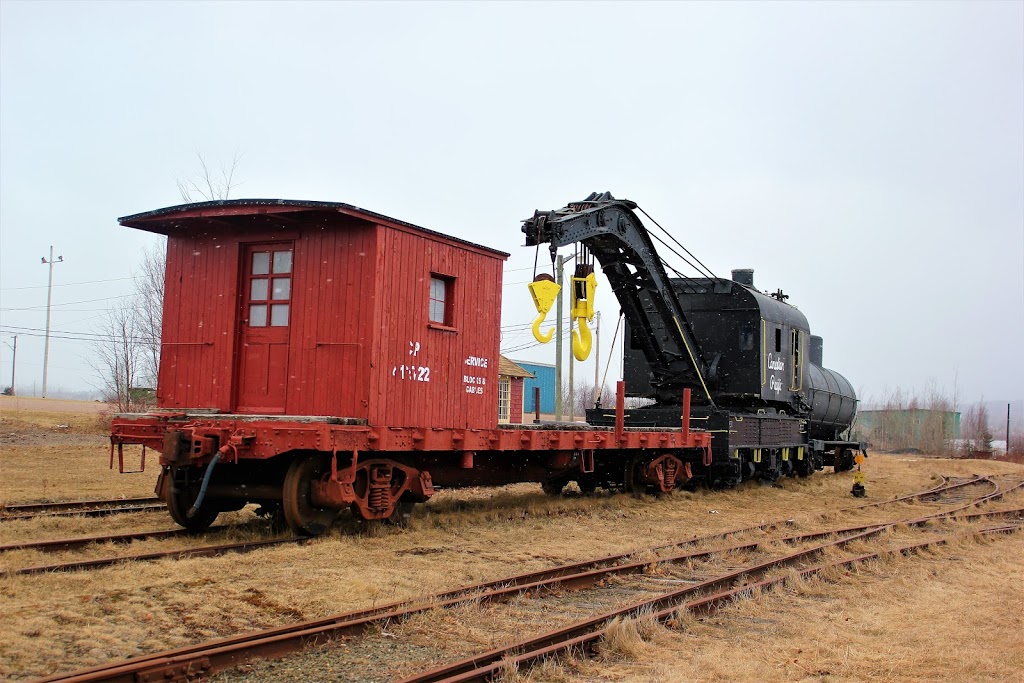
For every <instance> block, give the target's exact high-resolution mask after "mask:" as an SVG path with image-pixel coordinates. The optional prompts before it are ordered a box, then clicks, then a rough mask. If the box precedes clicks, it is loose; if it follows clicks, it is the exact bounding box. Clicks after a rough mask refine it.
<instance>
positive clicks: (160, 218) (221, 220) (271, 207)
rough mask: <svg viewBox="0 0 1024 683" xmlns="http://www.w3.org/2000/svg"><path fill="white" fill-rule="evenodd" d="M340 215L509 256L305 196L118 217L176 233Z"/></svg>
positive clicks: (290, 223) (153, 229)
mask: <svg viewBox="0 0 1024 683" xmlns="http://www.w3.org/2000/svg"><path fill="white" fill-rule="evenodd" d="M299 214H301V216H300V215H299ZM338 215H343V216H350V217H352V218H357V219H360V220H365V221H368V222H370V223H376V224H378V225H383V226H386V227H389V228H393V229H396V230H402V231H406V232H413V233H419V234H422V235H423V236H425V237H430V238H432V239H437V240H441V241H444V242H454V243H456V244H459V245H461V246H463V247H466V248H468V249H470V250H471V251H475V252H477V253H481V254H484V255H486V256H492V257H497V258H501V259H502V260H504V259H506V258H508V254H507V253H505V252H503V251H498V250H497V249H491V248H490V247H485V246H483V245H480V244H475V243H473V242H468V241H466V240H463V239H459V238H458V237H452V236H451V235H446V234H444V233H441V232H436V231H434V230H428V229H427V228H422V227H420V226H418V225H413V224H412V223H407V222H405V221H400V220H398V219H397V218H390V217H388V216H385V215H383V214H379V213H375V212H373V211H368V210H366V209H361V208H359V207H358V206H352V205H351V204H342V203H340V202H317V201H308V200H301V199H220V200H216V201H212V202H198V203H195V204H180V205H178V206H169V207H166V208H163V209H156V210H154V211H146V212H144V213H136V214H133V215H131V216H123V217H121V218H118V219H117V221H118V223H120V224H121V225H124V226H126V227H129V228H137V229H139V230H146V231H148V232H155V233H159V234H161V235H176V234H180V233H185V232H192V231H194V230H195V229H197V228H217V227H232V228H239V227H244V226H245V223H244V220H240V219H245V218H255V217H263V218H265V219H267V220H268V221H271V222H274V223H279V224H280V227H289V228H294V227H297V223H298V222H300V221H301V222H310V223H313V222H316V220H317V219H318V218H319V219H324V218H328V217H333V216H338Z"/></svg>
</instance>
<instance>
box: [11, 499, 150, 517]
mask: <svg viewBox="0 0 1024 683" xmlns="http://www.w3.org/2000/svg"><path fill="white" fill-rule="evenodd" d="M165 507H167V506H166V505H165V504H164V502H163V501H162V500H160V499H159V498H152V497H150V498H113V499H107V500H76V501H65V502H56V503H16V504H12V505H3V506H0V521H3V520H12V519H31V518H33V517H62V516H69V515H86V516H98V515H110V514H116V513H120V512H139V511H144V510H162V509H164V508H165Z"/></svg>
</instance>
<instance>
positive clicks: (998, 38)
mask: <svg viewBox="0 0 1024 683" xmlns="http://www.w3.org/2000/svg"><path fill="white" fill-rule="evenodd" d="M196 150H199V151H201V152H202V154H204V155H205V156H206V157H207V159H208V160H210V161H211V162H212V163H213V164H215V165H216V164H218V163H221V162H228V161H229V160H230V159H231V157H232V155H233V154H235V153H236V152H239V153H242V154H243V155H244V156H243V158H242V161H241V163H240V165H239V167H238V173H237V178H238V179H239V180H241V181H242V184H241V185H240V186H239V187H237V188H236V189H235V191H234V192H233V194H232V196H233V197H273V198H280V197H284V198H294V199H315V200H329V201H341V202H347V203H350V204H355V205H357V206H361V207H364V208H367V209H371V210H374V211H377V212H380V213H383V214H386V215H389V216H393V217H396V218H400V219H403V220H406V221H409V222H412V223H416V224H418V225H422V226H424V227H428V228H431V229H434V230H438V231H441V232H447V233H449V234H452V235H456V236H459V237H462V238H465V239H470V240H473V241H476V242H480V243H483V244H486V245H489V246H492V247H495V248H498V249H501V250H503V251H507V252H511V253H512V256H511V258H510V259H509V261H508V263H507V266H506V270H507V271H508V272H507V273H506V277H505V280H506V283H516V284H506V286H505V287H504V288H503V290H504V291H503V295H504V300H503V326H506V327H509V328H511V327H512V326H515V325H521V324H522V323H527V322H529V321H531V320H532V318H533V316H534V310H533V307H532V304H531V302H530V295H529V293H528V291H527V289H526V285H525V282H526V281H527V280H529V279H531V277H532V272H531V270H532V264H533V251H532V250H530V249H526V248H524V247H522V246H521V244H522V235H521V233H520V220H521V219H523V218H526V217H528V216H530V215H532V213H533V211H534V209H538V208H539V209H552V208H557V207H560V206H562V205H564V204H566V203H567V202H569V201H572V200H576V199H580V198H582V197H584V196H585V195H587V194H588V193H589V192H591V191H595V190H598V191H604V190H610V191H611V192H612V193H613V194H615V195H616V196H617V197H628V198H630V199H632V200H634V201H636V202H638V203H639V204H640V206H641V207H643V208H644V209H645V210H646V211H647V212H648V213H650V214H651V215H652V216H653V217H654V218H655V219H657V220H658V221H659V222H660V223H661V224H662V225H664V226H665V227H667V228H669V229H670V231H671V232H672V233H673V234H674V235H675V236H676V237H677V238H678V239H679V240H680V241H681V242H682V243H683V244H685V245H686V246H687V247H688V248H689V249H690V250H691V251H692V252H694V253H695V254H697V255H698V256H699V257H700V258H701V259H702V260H703V261H704V263H706V264H707V265H708V266H709V267H710V268H711V270H713V271H714V272H715V273H717V274H719V275H726V276H728V274H729V271H730V269H731V268H737V267H746V268H753V269H754V270H755V276H754V277H755V284H756V285H757V286H758V287H760V288H762V289H765V290H769V291H774V290H775V289H777V288H780V287H781V288H782V289H783V290H785V291H786V292H787V293H788V294H789V295H790V296H791V298H790V300H789V301H790V303H793V304H795V305H796V306H798V307H799V308H800V309H801V310H802V311H803V312H804V313H805V314H806V316H807V318H808V320H809V322H810V326H811V331H812V333H814V334H819V335H822V336H823V337H824V338H825V365H826V366H827V367H830V368H832V369H834V370H836V371H838V372H840V373H841V374H843V375H845V376H846V377H847V378H848V379H849V380H850V381H851V383H852V384H853V386H854V387H855V388H857V389H858V391H859V392H860V394H861V397H862V398H865V399H869V400H870V399H871V398H872V397H878V396H881V395H882V394H883V393H884V392H886V391H887V390H890V389H893V388H895V387H897V386H900V387H903V388H905V389H913V390H918V391H922V390H923V389H924V387H925V386H926V385H927V384H928V383H929V382H934V383H936V384H937V385H938V386H940V387H945V388H946V389H947V390H949V391H951V390H952V386H953V382H954V376H956V377H958V383H959V388H960V393H961V398H962V399H964V400H967V401H971V400H976V399H979V398H981V396H982V395H984V396H985V397H986V398H987V399H999V400H1009V399H1016V398H1020V397H1022V396H1024V356H1022V353H1021V348H1024V341H1022V340H1024V4H1022V3H1021V2H989V3H986V2H963V3H960V2H940V3H929V2H906V3H898V2H888V3H867V2H863V3H841V2H819V3H812V2H799V3H781V4H772V3H767V2H757V3H741V2H731V3H717V4H701V3H696V2H689V3H678V4H673V3H666V2H659V3H651V4H642V3H635V2H634V3H628V4H627V3H623V4H619V3H583V2H574V3H564V4H559V3H512V2H509V3H497V2H490V3H482V2H481V3H452V4H448V3H427V2H417V3H408V4H406V3H397V2H396V3H374V4H360V3H327V2H322V3H309V4H303V3H298V2H291V3H258V4H257V3H245V2H229V3H205V2H175V3H159V2H144V3H128V2H117V3H91V2H82V1H77V2H73V3H61V2H14V1H11V0H3V1H2V2H0V340H2V341H3V342H4V343H3V344H2V345H0V383H2V384H3V385H4V386H6V384H7V383H8V382H9V380H10V372H11V349H10V348H9V344H10V343H11V337H12V335H13V334H14V333H18V334H19V338H18V363H17V372H18V385H19V389H21V391H22V393H30V392H31V389H32V386H33V383H35V384H36V385H37V390H38V387H39V386H40V385H41V378H42V356H43V343H42V339H41V337H40V336H39V335H40V334H41V330H42V329H43V328H44V326H45V305H46V278H47V267H46V266H44V265H42V264H41V263H40V257H42V256H45V255H47V252H48V248H49V245H51V244H52V245H54V248H55V254H59V255H63V257H64V259H65V262H64V263H60V264H58V265H57V266H56V267H55V268H54V289H53V302H54V307H53V319H52V328H53V330H55V331H59V332H57V333H55V334H58V335H59V336H61V337H68V338H54V339H53V340H52V341H51V352H50V370H49V385H50V391H51V394H52V393H53V391H54V390H55V389H57V388H64V389H83V388H87V387H89V386H90V385H93V384H96V382H95V380H94V378H93V377H92V371H91V370H90V369H89V366H88V364H87V362H86V361H87V359H88V358H89V357H90V356H91V353H92V350H91V347H90V344H89V343H87V342H84V341H81V340H80V339H78V338H76V337H81V336H83V334H84V333H88V332H95V331H97V327H98V325H99V323H100V321H101V317H102V315H103V310H104V309H105V308H106V307H107V306H108V305H110V304H111V303H114V302H116V300H117V299H116V298H117V297H120V296H124V295H126V294H128V293H129V292H130V291H131V285H132V282H131V279H130V278H131V276H132V273H133V270H135V269H136V268H137V263H138V260H139V252H140V250H141V249H143V248H144V247H146V246H147V245H149V244H151V243H153V241H154V240H155V238H154V237H153V236H151V235H148V234H146V233H141V232H138V231H135V230H131V229H127V228H122V227H119V226H118V224H117V221H116V218H117V217H119V216H124V215H128V214H132V213H136V212H141V211H146V210H150V209H156V208H159V207H163V206H169V205H174V204H179V203H180V197H179V195H178V191H177V189H176V186H175V182H176V180H177V179H179V178H183V177H186V176H188V175H190V174H193V173H195V172H196V171H197V166H198V164H197V161H196V158H195V154H196ZM542 263H543V258H542ZM596 300H597V307H598V309H600V310H601V311H603V312H604V315H605V324H604V325H603V328H604V330H603V333H604V343H605V345H607V340H608V339H610V338H611V334H612V330H613V328H614V319H615V316H616V315H617V312H618V306H617V304H616V303H615V301H614V299H613V297H612V296H611V292H610V290H609V289H608V287H607V285H605V286H604V287H603V288H602V289H599V290H598V292H597V296H596ZM481 305H486V302H481ZM504 336H505V339H504V341H503V349H516V351H515V352H512V353H510V354H509V355H511V356H512V357H514V358H520V359H527V360H529V359H532V360H538V361H547V362H553V359H554V348H553V344H552V345H549V346H547V347H544V348H533V349H523V348H521V347H522V346H523V345H524V344H527V343H529V342H530V339H531V337H530V334H529V332H528V331H527V332H525V333H522V334H519V333H518V331H517V330H511V331H508V332H507V333H505V335H504ZM592 362H593V361H588V362H587V364H585V365H583V366H582V367H581V368H579V370H578V372H579V373H581V374H582V375H587V376H590V377H592V376H593V364H592ZM616 373H617V363H616V364H615V369H613V370H612V373H611V376H610V377H614V375H615V374H616Z"/></svg>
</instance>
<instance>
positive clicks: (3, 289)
mask: <svg viewBox="0 0 1024 683" xmlns="http://www.w3.org/2000/svg"><path fill="white" fill-rule="evenodd" d="M134 279H136V278H135V277H134V276H132V277H115V278H112V279H110V280H86V281H84V282H65V283H64V284H56V285H54V287H75V286H78V285H92V284H96V283H97V282H121V281H122V280H134ZM22 289H46V285H32V286H31V287H0V292H13V291H16V290H22Z"/></svg>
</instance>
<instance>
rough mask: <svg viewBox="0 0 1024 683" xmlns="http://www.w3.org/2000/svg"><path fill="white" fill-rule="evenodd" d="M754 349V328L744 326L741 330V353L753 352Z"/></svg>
mask: <svg viewBox="0 0 1024 683" xmlns="http://www.w3.org/2000/svg"><path fill="white" fill-rule="evenodd" d="M753 349H754V328H753V327H751V326H750V325H744V326H743V327H741V328H740V351H753Z"/></svg>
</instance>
